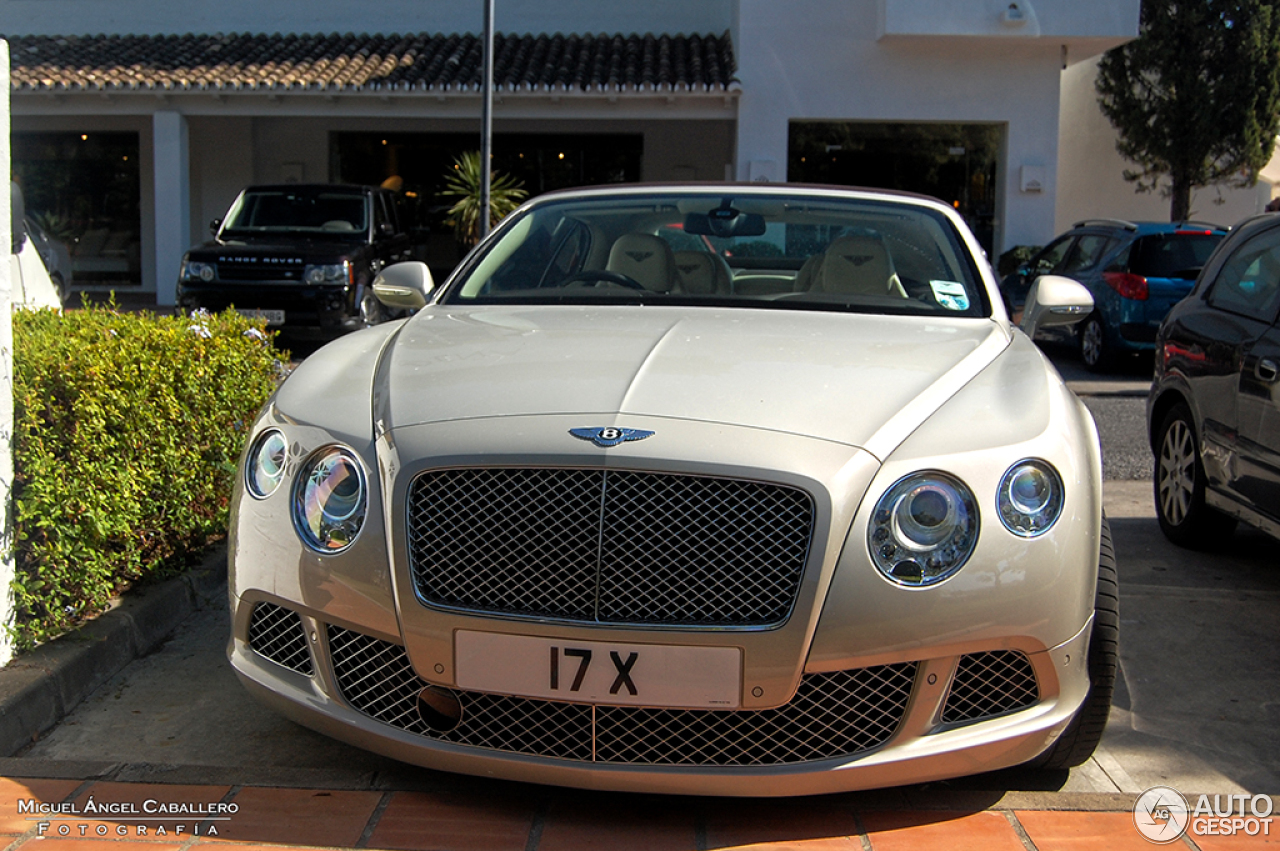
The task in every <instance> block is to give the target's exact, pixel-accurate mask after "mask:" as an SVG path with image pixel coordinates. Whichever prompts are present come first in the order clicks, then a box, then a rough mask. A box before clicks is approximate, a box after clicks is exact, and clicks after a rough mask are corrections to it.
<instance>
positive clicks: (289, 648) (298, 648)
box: [249, 602, 314, 676]
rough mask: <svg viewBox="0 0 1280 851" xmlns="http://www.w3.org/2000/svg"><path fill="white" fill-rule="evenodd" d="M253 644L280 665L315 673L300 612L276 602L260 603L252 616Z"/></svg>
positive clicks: (256, 650)
mask: <svg viewBox="0 0 1280 851" xmlns="http://www.w3.org/2000/svg"><path fill="white" fill-rule="evenodd" d="M249 646H250V647H252V648H253V650H254V651H255V652H256V653H258V654H259V655H260V656H264V657H266V658H267V659H270V660H271V661H272V662H275V663H276V664H277V665H283V666H284V667H286V668H288V669H290V670H292V671H297V672H298V673H300V674H306V675H307V676H311V674H312V673H313V672H314V668H313V667H312V664H311V650H310V649H309V648H308V646H307V631H306V628H305V627H304V626H303V625H302V619H301V618H300V617H299V616H298V613H297V612H294V611H290V610H289V609H286V608H285V607H284V606H278V605H276V604H275V603H265V602H263V603H257V604H255V605H254V607H253V614H252V615H250V618H249Z"/></svg>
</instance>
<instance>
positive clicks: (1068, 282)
mask: <svg viewBox="0 0 1280 851" xmlns="http://www.w3.org/2000/svg"><path fill="white" fill-rule="evenodd" d="M1092 312H1093V295H1092V293H1090V292H1089V291H1088V290H1087V289H1085V288H1084V285H1083V284H1081V283H1080V282H1079V281H1075V280H1072V279H1071V278H1064V277H1062V276H1061V275H1041V276H1040V277H1039V278H1036V281H1035V283H1033V284H1032V285H1031V291H1030V292H1028V293H1027V303H1026V306H1025V307H1023V309H1022V330H1023V331H1025V332H1026V334H1027V336H1028V337H1032V338H1034V337H1035V335H1036V332H1037V331H1039V330H1040V329H1041V328H1052V327H1054V326H1062V325H1074V324H1075V323H1076V322H1079V321H1080V320H1081V319H1084V318H1085V317H1086V316H1088V315H1089V314H1090V313H1092Z"/></svg>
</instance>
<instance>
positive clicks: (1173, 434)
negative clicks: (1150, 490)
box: [1159, 419, 1196, 526]
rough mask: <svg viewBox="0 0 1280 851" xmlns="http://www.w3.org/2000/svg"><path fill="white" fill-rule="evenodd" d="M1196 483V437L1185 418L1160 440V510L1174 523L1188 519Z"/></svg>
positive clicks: (1178, 524)
mask: <svg viewBox="0 0 1280 851" xmlns="http://www.w3.org/2000/svg"><path fill="white" fill-rule="evenodd" d="M1195 484H1196V447H1195V437H1194V436H1193V435H1192V434H1191V429H1190V428H1189V427H1188V426H1187V423H1186V421H1184V420H1181V419H1179V420H1175V421H1174V422H1173V423H1171V424H1170V425H1169V428H1168V429H1167V430H1166V431H1165V433H1164V440H1163V441H1162V442H1161V444H1160V479H1159V493H1160V511H1161V512H1162V513H1163V514H1164V516H1165V519H1166V520H1167V521H1169V523H1171V524H1173V525H1174V526H1180V525H1182V523H1183V522H1185V521H1186V519H1187V514H1188V513H1189V511H1190V509H1191V499H1192V496H1193V495H1194V493H1195Z"/></svg>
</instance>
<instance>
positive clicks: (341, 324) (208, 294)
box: [177, 281, 364, 336]
mask: <svg viewBox="0 0 1280 851" xmlns="http://www.w3.org/2000/svg"><path fill="white" fill-rule="evenodd" d="M353 291H354V290H353V288H352V287H351V286H347V285H335V286H318V285H308V284H299V283H297V282H285V283H280V282H271V281H261V282H243V281H237V282H236V283H234V284H222V283H218V282H214V283H211V284H203V283H191V282H187V281H183V282H181V283H179V284H178V294H177V303H178V307H179V308H181V309H183V310H186V311H193V310H199V309H204V310H207V311H209V312H211V313H221V312H222V311H224V310H227V309H229V308H237V309H240V310H281V311H284V325H283V326H276V327H281V328H283V329H285V330H289V331H303V332H307V331H310V332H315V333H319V334H321V335H327V336H336V335H340V334H345V333H347V332H349V331H354V330H358V329H359V328H362V327H364V326H363V324H362V323H361V322H360V317H359V311H358V309H357V307H356V305H358V304H359V299H358V298H357V297H353ZM357 295H358V294H357Z"/></svg>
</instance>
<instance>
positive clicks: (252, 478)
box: [245, 430, 289, 498]
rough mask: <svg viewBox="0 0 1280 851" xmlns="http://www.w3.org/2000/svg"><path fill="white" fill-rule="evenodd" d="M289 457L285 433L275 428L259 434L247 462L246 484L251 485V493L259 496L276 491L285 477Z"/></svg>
mask: <svg viewBox="0 0 1280 851" xmlns="http://www.w3.org/2000/svg"><path fill="white" fill-rule="evenodd" d="M288 457H289V447H288V445H287V444H286V443H285V441H284V435H283V434H281V433H280V432H278V431H274V430H273V431H268V432H266V433H264V434H262V435H259V436H258V439H257V440H255V441H254V442H253V448H252V449H250V450H249V460H248V463H246V464H245V484H247V485H248V486H249V493H251V494H253V495H254V496H256V497H259V498H264V497H268V496H271V494H273V493H275V490H276V488H278V487H280V482H281V481H282V480H283V479H284V464H285V461H286V460H287V459H288Z"/></svg>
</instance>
